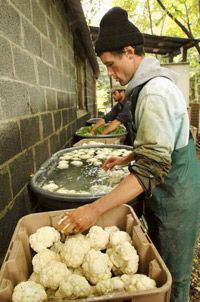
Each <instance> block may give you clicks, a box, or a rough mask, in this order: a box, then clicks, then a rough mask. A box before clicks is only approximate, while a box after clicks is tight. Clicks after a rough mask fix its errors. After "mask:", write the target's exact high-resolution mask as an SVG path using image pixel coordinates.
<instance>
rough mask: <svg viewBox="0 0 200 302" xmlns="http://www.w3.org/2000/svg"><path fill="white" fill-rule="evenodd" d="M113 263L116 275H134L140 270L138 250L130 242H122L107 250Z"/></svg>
mask: <svg viewBox="0 0 200 302" xmlns="http://www.w3.org/2000/svg"><path fill="white" fill-rule="evenodd" d="M106 253H107V255H108V256H109V258H110V260H111V262H112V263H113V271H114V272H115V273H116V274H134V273H136V272H137V270H138V263H139V256H138V254H137V251H136V249H135V248H134V246H133V245H131V244H130V242H128V241H122V242H120V243H119V244H118V245H115V246H113V247H111V248H108V249H107V250H106Z"/></svg>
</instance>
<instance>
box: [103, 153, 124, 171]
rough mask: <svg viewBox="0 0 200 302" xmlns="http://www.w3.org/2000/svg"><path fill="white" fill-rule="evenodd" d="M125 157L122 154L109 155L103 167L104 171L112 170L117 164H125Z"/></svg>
mask: <svg viewBox="0 0 200 302" xmlns="http://www.w3.org/2000/svg"><path fill="white" fill-rule="evenodd" d="M124 160H125V157H120V156H111V157H109V158H108V159H107V160H106V161H105V162H104V163H103V166H102V168H103V169H104V171H108V170H111V169H112V168H113V167H114V166H116V165H119V166H120V165H123V164H124Z"/></svg>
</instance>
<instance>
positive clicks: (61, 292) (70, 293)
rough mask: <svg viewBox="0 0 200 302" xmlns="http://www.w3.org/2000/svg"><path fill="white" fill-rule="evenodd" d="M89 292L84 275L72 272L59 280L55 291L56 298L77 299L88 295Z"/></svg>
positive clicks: (89, 286) (89, 288)
mask: <svg viewBox="0 0 200 302" xmlns="http://www.w3.org/2000/svg"><path fill="white" fill-rule="evenodd" d="M90 294H91V285H90V284H89V282H88V281H87V280H86V278H85V277H83V276H80V275H76V274H72V275H70V276H69V277H68V278H67V279H63V280H62V281H61V282H60V285H59V288H58V290H57V292H56V293H55V298H57V299H64V298H69V299H77V298H84V297H88V296H89V295H90Z"/></svg>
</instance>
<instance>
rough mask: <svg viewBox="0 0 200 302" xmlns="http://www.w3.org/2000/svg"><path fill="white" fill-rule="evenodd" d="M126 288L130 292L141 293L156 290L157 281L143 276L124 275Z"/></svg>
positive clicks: (122, 277) (123, 279)
mask: <svg viewBox="0 0 200 302" xmlns="http://www.w3.org/2000/svg"><path fill="white" fill-rule="evenodd" d="M121 279H122V281H123V282H124V288H125V290H126V291H128V292H133V291H141V290H148V289H153V288H156V282H155V280H153V279H151V278H150V277H148V276H146V275H143V274H134V275H126V274H124V275H122V276H121Z"/></svg>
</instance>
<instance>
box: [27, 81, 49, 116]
mask: <svg viewBox="0 0 200 302" xmlns="http://www.w3.org/2000/svg"><path fill="white" fill-rule="evenodd" d="M28 92H29V97H30V110H31V113H32V114H34V113H38V112H44V111H46V103H45V89H44V88H40V87H39V86H37V87H29V88H28Z"/></svg>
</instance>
